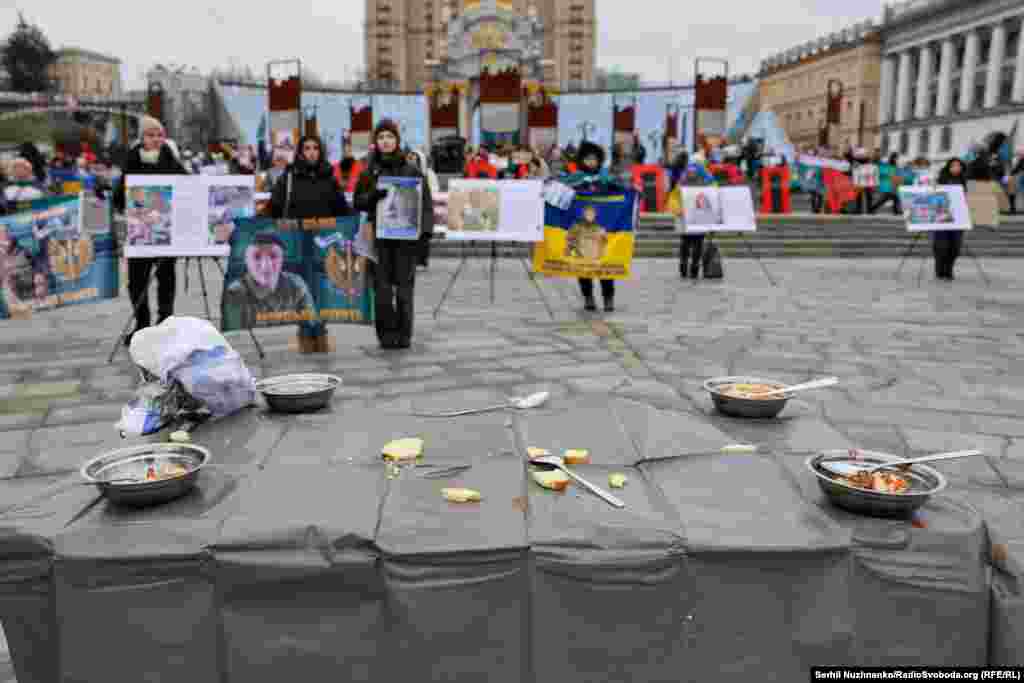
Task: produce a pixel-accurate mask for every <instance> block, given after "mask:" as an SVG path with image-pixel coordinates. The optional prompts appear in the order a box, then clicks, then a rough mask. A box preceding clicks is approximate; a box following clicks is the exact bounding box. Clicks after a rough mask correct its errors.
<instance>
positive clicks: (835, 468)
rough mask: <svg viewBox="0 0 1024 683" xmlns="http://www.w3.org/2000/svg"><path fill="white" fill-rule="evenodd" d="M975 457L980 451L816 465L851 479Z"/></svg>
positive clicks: (824, 461) (827, 461)
mask: <svg viewBox="0 0 1024 683" xmlns="http://www.w3.org/2000/svg"><path fill="white" fill-rule="evenodd" d="M975 455H984V453H982V452H981V451H954V452H951V453H936V454H935V455H926V456H924V457H921V458H911V459H909V460H893V461H891V462H884V463H881V464H877V465H858V464H857V463H854V462H850V461H849V460H822V461H821V462H819V463H818V465H819V466H820V467H821V468H822V469H823V470H828V471H829V472H831V473H832V474H835V475H838V476H840V477H852V476H854V475H855V474H859V473H861V472H866V473H868V474H872V473H874V472H877V471H878V470H885V469H889V468H891V467H901V466H903V465H917V464H920V463H925V462H936V461H938V460H956V459H957V458H970V457H973V456H975Z"/></svg>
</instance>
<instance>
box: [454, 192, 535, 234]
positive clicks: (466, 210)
mask: <svg viewBox="0 0 1024 683" xmlns="http://www.w3.org/2000/svg"><path fill="white" fill-rule="evenodd" d="M543 193H544V183H543V181H540V180H461V179H453V180H451V181H450V182H449V184H448V205H447V206H448V213H447V220H448V232H447V234H446V236H445V238H446V239H449V240H466V241H481V242H541V241H543V240H544V195H543Z"/></svg>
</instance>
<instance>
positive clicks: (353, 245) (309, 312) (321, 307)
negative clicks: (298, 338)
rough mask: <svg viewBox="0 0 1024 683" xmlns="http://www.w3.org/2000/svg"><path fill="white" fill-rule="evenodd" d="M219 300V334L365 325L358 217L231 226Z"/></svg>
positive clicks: (368, 287)
mask: <svg viewBox="0 0 1024 683" xmlns="http://www.w3.org/2000/svg"><path fill="white" fill-rule="evenodd" d="M230 247H231V252H230V255H229V256H228V267H227V270H226V271H225V280H224V294H223V297H222V299H221V320H222V322H221V326H222V329H223V330H224V331H225V332H229V331H233V330H246V329H254V328H260V327H273V326H278V325H294V324H296V323H300V324H301V323H307V324H308V323H317V322H341V323H351V324H358V325H371V324H373V287H372V282H371V280H370V278H369V277H368V271H369V261H368V256H369V253H368V249H367V247H366V246H365V242H364V241H363V240H362V239H361V238H360V220H359V217H358V216H344V217H341V218H325V219H309V220H281V219H278V220H275V219H272V218H242V219H237V220H236V221H235V230H234V232H233V233H232V235H231V240H230Z"/></svg>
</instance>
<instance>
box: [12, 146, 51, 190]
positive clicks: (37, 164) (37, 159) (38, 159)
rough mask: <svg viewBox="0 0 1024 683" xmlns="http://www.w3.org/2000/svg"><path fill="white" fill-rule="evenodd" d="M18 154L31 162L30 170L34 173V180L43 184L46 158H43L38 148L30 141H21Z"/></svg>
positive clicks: (44, 182)
mask: <svg viewBox="0 0 1024 683" xmlns="http://www.w3.org/2000/svg"><path fill="white" fill-rule="evenodd" d="M18 156H19V157H21V158H22V159H26V160H27V161H28V162H29V163H30V164H32V172H33V174H34V175H35V178H36V182H37V183H39V184H40V185H45V184H46V159H44V158H43V155H42V153H41V152H40V151H39V148H38V147H36V146H35V145H34V144H32V143H31V142H25V143H22V145H21V147H19V148H18Z"/></svg>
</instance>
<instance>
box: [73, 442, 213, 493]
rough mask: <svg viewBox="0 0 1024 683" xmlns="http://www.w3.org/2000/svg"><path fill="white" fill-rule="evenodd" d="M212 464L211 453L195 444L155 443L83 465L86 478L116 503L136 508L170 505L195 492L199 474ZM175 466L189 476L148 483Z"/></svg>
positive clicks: (120, 450) (107, 455) (99, 458)
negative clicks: (165, 468) (148, 477)
mask: <svg viewBox="0 0 1024 683" xmlns="http://www.w3.org/2000/svg"><path fill="white" fill-rule="evenodd" d="M209 461H210V452H209V451H208V450H206V449H205V448H201V447H199V446H194V445H192V444H178V443H153V444H145V445H142V446H133V447H131V448H120V449H117V450H115V451H109V452H107V453H104V454H103V455H100V456H97V457H95V458H93V459H92V460H90V461H88V462H87V463H85V464H84V465H82V469H81V474H82V477H83V478H84V479H85V480H86V481H88V482H91V483H93V484H95V485H96V487H97V488H99V490H100V492H101V493H102V494H103V495H104V496H106V497H107V499H108V500H110V501H111V502H112V503H117V504H120V505H132V506H136V507H141V506H146V505H157V504H159V503H166V502H168V501H171V500H174V499H176V498H181V497H182V496H184V495H185V494H186V493H188V492H189V491H191V490H192V487H194V486H195V483H196V479H197V478H198V477H199V470H200V469H202V468H203V466H204V465H206V464H207V463H208V462H209ZM166 464H174V465H181V466H182V467H184V468H185V470H186V471H185V473H184V474H181V475H178V476H173V477H167V478H163V479H157V480H155V481H146V474H147V473H148V472H149V471H150V469H151V468H153V469H155V470H156V471H157V472H159V471H160V469H161V466H162V465H166Z"/></svg>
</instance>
